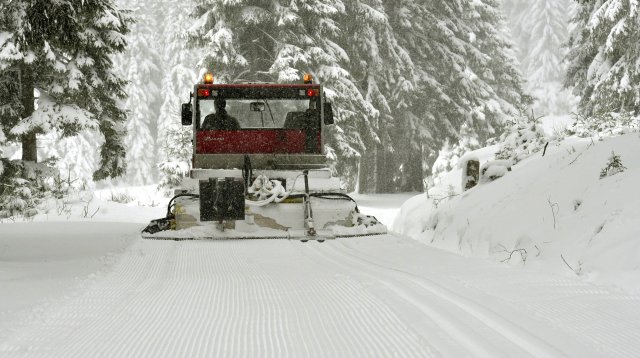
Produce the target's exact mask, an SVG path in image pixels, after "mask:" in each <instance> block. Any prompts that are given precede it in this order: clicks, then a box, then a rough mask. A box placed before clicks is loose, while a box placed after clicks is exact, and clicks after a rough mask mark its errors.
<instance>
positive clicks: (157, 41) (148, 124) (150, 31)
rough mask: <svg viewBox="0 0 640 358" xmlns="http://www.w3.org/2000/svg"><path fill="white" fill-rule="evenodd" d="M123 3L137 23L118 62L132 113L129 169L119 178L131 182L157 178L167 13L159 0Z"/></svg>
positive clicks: (128, 126) (127, 139)
mask: <svg viewBox="0 0 640 358" xmlns="http://www.w3.org/2000/svg"><path fill="white" fill-rule="evenodd" d="M121 5H122V6H123V7H124V6H127V7H128V8H130V9H131V11H132V16H133V17H134V18H135V19H136V23H135V24H133V25H132V26H131V31H130V33H129V35H128V36H127V39H128V42H129V47H128V48H127V50H126V51H125V52H123V53H122V54H120V55H119V56H118V57H117V59H116V63H117V65H118V67H119V71H120V73H121V74H122V77H123V78H125V79H126V80H127V81H128V82H129V83H128V84H127V87H126V92H127V94H128V96H127V100H126V102H125V105H124V108H125V109H126V111H127V112H128V113H129V116H128V119H127V122H126V130H127V135H126V136H125V138H124V145H125V147H126V149H127V150H126V152H127V153H126V161H127V163H128V166H127V173H126V174H125V175H124V176H123V177H122V178H119V179H118V181H122V182H125V183H127V184H130V185H144V184H151V183H154V182H156V179H157V166H156V150H155V147H156V138H157V122H158V117H159V115H160V105H161V100H162V83H161V81H162V78H163V75H162V69H161V67H162V60H161V54H160V53H158V51H159V50H160V48H161V45H162V42H163V39H162V38H161V37H160V36H158V35H157V34H158V32H159V29H160V28H161V27H162V26H161V24H163V23H165V21H162V20H163V19H162V18H161V17H163V16H164V14H163V12H162V11H161V8H160V6H157V5H158V4H157V1H149V0H135V1H133V0H126V1H121Z"/></svg>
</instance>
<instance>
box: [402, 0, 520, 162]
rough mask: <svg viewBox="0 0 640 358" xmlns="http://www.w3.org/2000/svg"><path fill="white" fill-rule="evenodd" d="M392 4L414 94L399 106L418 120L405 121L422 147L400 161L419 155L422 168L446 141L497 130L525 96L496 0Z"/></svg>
mask: <svg viewBox="0 0 640 358" xmlns="http://www.w3.org/2000/svg"><path fill="white" fill-rule="evenodd" d="M394 5H395V7H391V10H390V13H391V14H392V19H393V22H392V23H393V25H394V28H395V29H396V31H398V33H399V34H401V35H399V36H398V39H399V42H400V44H401V46H403V47H404V48H406V49H407V51H408V52H409V54H410V55H411V58H412V60H413V62H414V64H415V68H416V69H415V75H414V77H415V80H416V87H415V89H414V92H415V93H416V94H417V95H415V96H409V97H407V98H408V99H411V98H412V100H411V101H408V100H405V103H407V102H408V103H409V106H408V108H407V112H408V113H410V114H411V115H410V116H409V118H421V119H422V121H419V120H413V123H412V124H411V126H412V127H413V128H414V129H413V133H419V136H416V137H414V138H413V141H414V142H416V143H419V142H420V141H421V140H422V141H423V145H422V147H418V148H419V150H416V151H415V152H414V153H415V154H414V155H412V156H409V157H407V158H406V160H408V162H407V163H410V162H411V161H413V162H415V161H416V160H419V162H420V165H421V166H426V167H428V166H430V165H431V164H432V163H433V161H434V160H435V159H436V155H434V154H435V153H438V152H439V149H440V148H441V147H442V146H443V145H444V144H445V143H446V142H447V141H448V142H449V146H450V148H451V150H452V151H455V152H459V151H461V150H462V147H464V150H471V149H474V148H475V147H477V146H478V145H481V144H483V143H484V142H485V141H486V140H487V139H488V138H489V137H492V136H495V135H496V134H498V133H499V132H500V131H501V128H502V124H503V123H504V121H505V120H506V119H507V118H508V117H509V116H510V115H511V114H512V113H517V111H516V108H517V107H519V106H521V105H522V104H523V103H526V102H527V101H528V97H527V96H525V95H523V91H522V88H521V82H522V80H521V76H520V74H519V72H518V71H517V69H516V68H515V63H516V62H515V60H514V59H513V58H511V57H510V56H509V44H508V43H507V42H506V41H505V39H504V37H503V34H502V33H501V31H500V26H502V22H501V18H500V14H499V12H498V8H497V3H496V2H495V1H492V0H482V1H468V0H455V1H447V2H426V1H424V2H412V1H408V0H407V1H399V2H394ZM405 132H409V131H405ZM404 135H405V136H406V133H405V134H404ZM400 138H401V137H400ZM460 146H462V147H460ZM453 164H454V163H451V164H448V166H449V167H450V166H451V165H453ZM445 166H446V165H445Z"/></svg>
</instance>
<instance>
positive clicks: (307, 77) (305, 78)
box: [302, 73, 313, 83]
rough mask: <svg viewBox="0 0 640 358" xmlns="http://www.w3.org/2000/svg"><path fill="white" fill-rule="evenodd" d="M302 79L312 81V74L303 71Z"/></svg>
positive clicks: (307, 81)
mask: <svg viewBox="0 0 640 358" xmlns="http://www.w3.org/2000/svg"><path fill="white" fill-rule="evenodd" d="M302 81H303V82H304V83H313V76H312V75H311V74H310V73H305V74H304V76H302Z"/></svg>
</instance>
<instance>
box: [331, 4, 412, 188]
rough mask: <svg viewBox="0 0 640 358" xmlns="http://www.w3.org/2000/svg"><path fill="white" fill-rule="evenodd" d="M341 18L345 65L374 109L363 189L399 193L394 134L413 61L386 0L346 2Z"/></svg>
mask: <svg viewBox="0 0 640 358" xmlns="http://www.w3.org/2000/svg"><path fill="white" fill-rule="evenodd" d="M345 6H346V7H345V12H344V13H343V14H342V15H341V16H339V17H338V22H339V26H340V28H341V29H342V33H343V35H342V36H341V37H340V45H341V47H342V48H344V49H345V51H346V53H347V54H348V56H349V59H350V61H349V63H348V64H346V67H347V68H348V70H349V71H350V72H351V74H352V76H353V77H354V78H355V79H357V82H356V86H357V87H358V90H359V91H360V92H361V93H362V94H363V95H364V98H365V99H366V101H367V102H368V103H370V104H371V105H372V106H373V108H374V109H375V111H374V112H372V113H371V114H370V115H368V116H367V120H366V121H365V122H362V124H363V126H362V127H361V128H359V132H360V134H361V136H362V139H363V144H364V146H365V148H364V149H365V150H364V151H363V152H362V154H363V155H362V158H361V160H360V164H359V165H360V168H359V169H360V170H359V172H360V173H359V176H358V179H359V181H358V189H359V191H360V192H389V191H394V184H393V183H394V182H395V181H396V180H397V175H396V173H397V172H398V171H399V170H400V166H399V165H398V163H397V162H396V161H395V160H394V159H395V158H393V156H394V153H395V147H396V145H395V143H394V139H392V134H394V133H396V131H397V130H398V129H400V128H399V127H404V126H403V123H402V122H400V121H399V118H397V117H399V116H398V115H399V113H398V112H399V109H398V106H399V103H400V102H401V101H402V100H403V99H404V98H405V97H406V96H407V92H408V91H410V89H411V88H412V85H411V81H410V77H411V72H412V71H413V63H412V61H411V58H410V57H409V55H408V54H407V52H406V51H405V50H404V49H403V48H402V47H400V46H399V44H398V41H397V39H396V34H395V33H394V31H393V29H392V27H391V24H390V22H389V18H388V15H387V11H386V9H385V1H383V0H347V1H345Z"/></svg>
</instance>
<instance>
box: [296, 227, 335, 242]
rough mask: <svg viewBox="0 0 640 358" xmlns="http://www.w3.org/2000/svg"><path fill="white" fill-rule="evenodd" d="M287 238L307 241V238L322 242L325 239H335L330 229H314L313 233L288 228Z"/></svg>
mask: <svg viewBox="0 0 640 358" xmlns="http://www.w3.org/2000/svg"><path fill="white" fill-rule="evenodd" d="M287 232H288V233H289V240H300V241H302V242H307V241H309V240H313V241H318V242H324V241H325V240H335V238H336V234H335V233H334V232H333V231H332V230H316V231H315V232H314V233H313V234H311V233H309V231H308V230H302V229H298V230H289V231H287Z"/></svg>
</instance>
